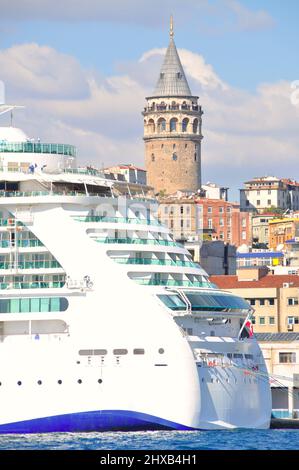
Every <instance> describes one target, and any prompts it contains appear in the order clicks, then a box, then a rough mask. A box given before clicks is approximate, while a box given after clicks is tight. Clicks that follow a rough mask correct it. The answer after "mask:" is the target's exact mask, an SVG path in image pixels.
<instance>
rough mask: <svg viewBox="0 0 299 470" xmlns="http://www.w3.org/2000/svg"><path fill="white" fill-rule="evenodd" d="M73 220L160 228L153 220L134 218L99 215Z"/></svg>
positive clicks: (79, 217) (157, 222) (156, 221)
mask: <svg viewBox="0 0 299 470" xmlns="http://www.w3.org/2000/svg"><path fill="white" fill-rule="evenodd" d="M74 220H76V221H78V222H112V223H119V224H143V225H154V226H162V224H161V222H159V221H158V220H153V219H137V218H134V217H108V216H101V215H88V216H75V217H74Z"/></svg>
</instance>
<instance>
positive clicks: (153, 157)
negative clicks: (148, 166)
mask: <svg viewBox="0 0 299 470" xmlns="http://www.w3.org/2000/svg"><path fill="white" fill-rule="evenodd" d="M151 159H152V162H154V161H155V155H154V154H153V153H152V155H151Z"/></svg>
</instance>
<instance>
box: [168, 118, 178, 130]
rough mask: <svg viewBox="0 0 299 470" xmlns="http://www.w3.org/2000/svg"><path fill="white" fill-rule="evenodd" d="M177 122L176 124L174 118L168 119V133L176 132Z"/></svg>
mask: <svg viewBox="0 0 299 470" xmlns="http://www.w3.org/2000/svg"><path fill="white" fill-rule="evenodd" d="M177 122H178V120H177V119H176V118H172V119H170V132H176V130H177Z"/></svg>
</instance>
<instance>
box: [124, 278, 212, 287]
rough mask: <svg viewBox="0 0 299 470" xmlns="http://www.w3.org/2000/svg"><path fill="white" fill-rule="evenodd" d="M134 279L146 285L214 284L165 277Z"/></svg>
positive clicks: (191, 285)
mask: <svg viewBox="0 0 299 470" xmlns="http://www.w3.org/2000/svg"><path fill="white" fill-rule="evenodd" d="M131 279H132V280H133V281H135V282H137V284H142V285H144V286H169V287H171V286H173V287H175V286H178V287H207V288H211V287H212V285H211V284H210V283H209V282H200V281H175V280H165V279H160V280H156V279H140V278H139V279H137V278H136V279H134V278H131Z"/></svg>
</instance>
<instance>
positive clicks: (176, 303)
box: [158, 294, 186, 310]
mask: <svg viewBox="0 0 299 470" xmlns="http://www.w3.org/2000/svg"><path fill="white" fill-rule="evenodd" d="M158 298H159V299H160V300H161V301H162V302H163V303H164V304H165V305H166V307H168V308H170V309H171V310H186V304H185V302H183V300H182V299H181V298H180V296H179V295H165V294H163V295H158Z"/></svg>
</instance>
